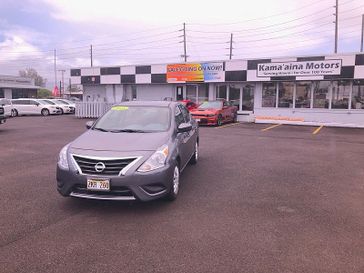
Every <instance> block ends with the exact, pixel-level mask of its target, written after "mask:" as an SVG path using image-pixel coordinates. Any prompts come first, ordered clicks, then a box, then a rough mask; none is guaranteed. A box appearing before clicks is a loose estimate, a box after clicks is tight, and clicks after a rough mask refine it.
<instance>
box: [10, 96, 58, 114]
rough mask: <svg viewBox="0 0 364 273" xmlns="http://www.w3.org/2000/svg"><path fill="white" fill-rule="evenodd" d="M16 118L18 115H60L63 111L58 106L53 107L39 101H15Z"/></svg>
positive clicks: (13, 101)
mask: <svg viewBox="0 0 364 273" xmlns="http://www.w3.org/2000/svg"><path fill="white" fill-rule="evenodd" d="M11 102H12V103H13V107H14V112H15V116H18V115H42V116H48V115H55V114H60V113H61V110H60V108H59V107H58V106H56V105H51V104H49V103H46V102H44V101H41V100H37V99H13V100H12V101H11Z"/></svg>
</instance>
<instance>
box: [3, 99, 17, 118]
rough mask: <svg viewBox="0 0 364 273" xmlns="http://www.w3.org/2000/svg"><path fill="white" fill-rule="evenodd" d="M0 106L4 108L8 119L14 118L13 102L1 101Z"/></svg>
mask: <svg viewBox="0 0 364 273" xmlns="http://www.w3.org/2000/svg"><path fill="white" fill-rule="evenodd" d="M0 106H2V107H3V108H4V116H5V117H6V118H9V117H13V116H14V109H13V105H12V103H11V100H9V99H0Z"/></svg>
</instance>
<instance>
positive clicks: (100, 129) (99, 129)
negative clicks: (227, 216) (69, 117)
mask: <svg viewBox="0 0 364 273" xmlns="http://www.w3.org/2000/svg"><path fill="white" fill-rule="evenodd" d="M92 130H97V131H101V132H110V131H108V130H105V129H103V128H99V127H94V128H92Z"/></svg>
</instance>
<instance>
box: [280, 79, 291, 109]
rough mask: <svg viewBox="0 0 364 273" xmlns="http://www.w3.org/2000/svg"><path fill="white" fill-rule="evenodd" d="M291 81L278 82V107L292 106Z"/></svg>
mask: <svg viewBox="0 0 364 273" xmlns="http://www.w3.org/2000/svg"><path fill="white" fill-rule="evenodd" d="M293 90H294V83H293V82H280V83H278V94H279V101H278V107H282V108H292V107H293Z"/></svg>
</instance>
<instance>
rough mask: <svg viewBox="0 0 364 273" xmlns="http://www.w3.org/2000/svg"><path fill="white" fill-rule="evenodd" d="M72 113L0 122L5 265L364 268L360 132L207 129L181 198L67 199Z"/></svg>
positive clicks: (79, 124) (8, 268)
mask: <svg viewBox="0 0 364 273" xmlns="http://www.w3.org/2000/svg"><path fill="white" fill-rule="evenodd" d="M86 121H87V120H85V119H76V118H74V117H73V116H50V117H18V118H14V119H10V120H9V121H8V122H7V124H5V125H1V126H0V143H1V150H0V151H1V152H0V162H1V166H0V186H1V190H0V206H1V210H0V219H1V221H0V272H2V273H5V272H219V273H221V272H249V273H253V272H262V273H263V272H264V273H267V272H280V273H292V272H310V273H312V272H320V273H322V272H330V273H334V272H340V273H343V272H346V273H351V272H353V273H354V272H355V273H357V272H364V130H363V129H344V128H326V127H324V128H322V129H321V130H319V131H318V132H317V134H313V132H314V131H315V130H316V129H317V128H314V127H302V126H284V125H282V126H277V127H274V128H271V129H269V130H265V129H266V128H268V127H270V125H263V124H237V125H236V124H234V125H231V126H230V125H229V126H224V127H221V128H215V127H212V128H206V127H205V128H201V130H200V134H201V145H200V152H201V158H200V161H199V163H198V164H197V165H196V166H189V167H188V168H186V169H185V172H184V173H183V175H182V177H181V183H183V184H182V185H181V192H180V195H179V197H178V199H177V200H176V201H175V202H173V203H168V202H165V201H156V202H151V203H138V202H122V203H117V202H105V201H103V202H102V201H91V200H78V199H71V198H64V197H61V196H60V195H59V194H58V193H57V191H56V187H55V183H56V182H55V166H56V162H57V156H58V152H59V150H60V149H61V148H62V146H63V145H65V144H66V143H68V142H69V141H71V140H72V139H74V138H75V137H76V136H78V135H79V134H80V133H82V132H83V131H85V123H86Z"/></svg>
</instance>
